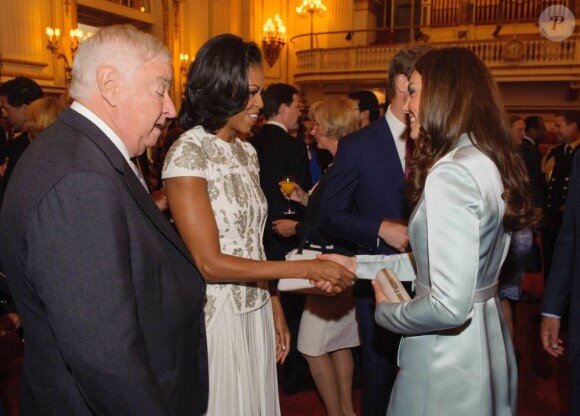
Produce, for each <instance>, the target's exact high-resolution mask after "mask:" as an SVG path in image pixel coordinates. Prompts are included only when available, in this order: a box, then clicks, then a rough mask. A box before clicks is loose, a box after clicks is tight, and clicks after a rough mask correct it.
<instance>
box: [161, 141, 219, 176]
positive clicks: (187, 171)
mask: <svg viewBox="0 0 580 416" xmlns="http://www.w3.org/2000/svg"><path fill="white" fill-rule="evenodd" d="M208 167H209V164H208V158H207V153H206V152H205V151H204V149H203V146H202V143H201V142H200V141H199V140H197V139H196V138H194V137H191V136H190V135H188V134H187V133H184V134H183V135H182V136H181V137H180V138H179V139H177V140H176V141H175V143H173V144H172V145H171V147H170V148H169V151H168V152H167V156H166V157H165V161H164V162H163V171H162V174H161V177H162V178H163V179H169V178H176V177H183V176H195V177H199V178H204V179H208Z"/></svg>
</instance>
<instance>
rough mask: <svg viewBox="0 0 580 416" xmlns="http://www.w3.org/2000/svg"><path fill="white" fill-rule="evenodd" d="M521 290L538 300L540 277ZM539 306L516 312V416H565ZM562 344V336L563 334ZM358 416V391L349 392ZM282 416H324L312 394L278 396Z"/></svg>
mask: <svg viewBox="0 0 580 416" xmlns="http://www.w3.org/2000/svg"><path fill="white" fill-rule="evenodd" d="M523 287H524V290H526V291H527V292H528V293H530V294H531V295H532V296H533V297H537V298H539V297H541V296H542V291H543V277H542V274H527V275H526V276H525V278H524V283H523ZM539 311H540V303H539V302H529V303H523V302H520V303H519V304H518V305H517V311H516V325H515V327H516V329H515V332H516V334H515V340H514V343H515V345H516V350H517V351H518V352H519V354H520V356H521V361H520V376H519V393H518V394H519V412H518V415H519V416H567V415H569V404H568V402H569V391H568V382H569V373H568V363H567V358H566V357H562V358H560V359H555V358H552V357H550V356H549V355H548V354H547V353H545V352H544V351H543V350H542V347H541V345H540V338H539ZM562 335H563V338H564V340H565V342H566V341H567V340H566V335H567V333H566V332H563V334H562ZM353 396H354V403H355V406H356V409H357V414H359V415H360V390H355V391H354V392H353ZM280 403H281V407H282V415H283V416H323V415H325V414H326V412H325V410H324V406H323V404H322V401H321V399H320V397H319V396H318V394H317V392H316V391H315V390H309V391H303V392H300V393H298V394H295V395H291V396H287V395H284V394H283V393H280Z"/></svg>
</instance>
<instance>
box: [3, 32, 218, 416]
mask: <svg viewBox="0 0 580 416" xmlns="http://www.w3.org/2000/svg"><path fill="white" fill-rule="evenodd" d="M172 74H173V70H172V67H171V56H170V53H169V51H168V50H167V48H166V47H165V46H164V45H163V43H162V42H161V41H160V40H158V39H157V38H155V37H153V36H151V35H149V34H145V33H143V32H140V31H138V30H137V29H135V28H133V27H131V26H111V27H108V28H103V29H101V30H100V31H99V32H97V33H96V34H95V35H94V36H93V37H92V38H90V39H88V40H86V41H84V42H83V43H82V44H81V46H80V47H79V50H78V52H77V55H76V57H75V62H74V67H73V72H72V75H73V80H72V85H71V92H70V93H71V96H72V97H73V98H74V99H75V101H74V103H73V104H72V105H71V107H70V108H68V109H66V110H65V111H64V112H63V113H62V115H61V116H60V117H59V119H58V120H57V121H55V123H54V124H52V125H51V126H50V127H49V128H47V129H46V130H44V132H43V133H42V134H41V135H40V136H39V137H38V139H37V140H35V141H34V142H33V143H32V144H31V145H30V146H29V147H28V149H27V151H26V152H25V153H24V155H23V156H22V158H21V159H20V161H19V163H18V165H17V166H16V169H15V171H14V173H13V176H12V178H11V182H10V184H9V186H8V189H7V191H6V197H5V200H4V206H3V209H2V213H1V217H0V256H1V261H2V265H3V266H4V269H5V273H6V276H7V279H8V283H9V286H10V289H11V292H12V295H13V297H14V299H15V301H16V306H17V308H18V310H19V312H20V315H21V317H22V322H23V327H24V328H25V332H26V333H25V340H26V342H25V358H24V370H23V388H22V401H21V412H22V414H23V415H59V416H61V415H75V416H82V415H95V414H99V415H102V414H109V415H201V414H203V413H204V411H205V408H206V403H207V393H208V392H207V354H206V343H205V328H204V316H203V308H202V302H203V296H204V293H205V284H204V282H203V280H202V279H201V277H200V275H199V273H198V272H197V269H196V268H195V265H194V263H193V260H192V259H191V257H190V255H189V253H188V251H187V249H186V248H185V246H184V245H183V243H182V242H181V241H180V239H179V237H178V236H177V234H176V232H175V231H174V230H173V228H172V227H171V225H170V224H169V222H168V221H167V220H166V219H165V218H164V217H163V215H162V213H161V211H159V209H157V207H156V206H155V204H154V203H153V201H152V199H151V197H150V196H149V193H148V192H147V190H146V189H145V187H144V186H143V184H142V183H141V181H140V179H139V178H138V176H137V174H136V173H135V171H136V168H135V167H133V166H132V165H131V162H130V158H131V157H133V156H136V155H139V154H141V153H143V152H144V151H145V148H146V147H148V146H153V145H154V144H155V143H156V141H157V139H158V137H159V135H160V133H161V129H162V127H163V125H164V124H165V122H166V121H167V119H168V118H172V117H174V116H175V108H174V106H173V103H172V102H171V99H170V97H169V89H170V86H171V80H172ZM47 160H48V161H50V163H48V164H47Z"/></svg>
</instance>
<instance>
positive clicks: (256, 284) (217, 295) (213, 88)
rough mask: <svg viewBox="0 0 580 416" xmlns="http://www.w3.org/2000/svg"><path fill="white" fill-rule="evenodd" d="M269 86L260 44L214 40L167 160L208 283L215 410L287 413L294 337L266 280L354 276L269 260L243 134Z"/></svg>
mask: <svg viewBox="0 0 580 416" xmlns="http://www.w3.org/2000/svg"><path fill="white" fill-rule="evenodd" d="M263 85H264V72H263V69H262V57H261V53H260V50H259V49H258V47H257V46H256V44H255V43H253V42H244V41H242V39H240V38H239V37H237V36H233V35H221V36H217V37H215V38H213V39H210V40H209V41H208V42H206V43H205V45H203V46H202V48H201V49H200V50H199V52H198V54H197V56H196V58H195V61H194V63H193V64H192V66H191V68H190V70H189V74H188V79H187V90H186V100H185V103H184V106H185V108H184V112H183V114H184V115H183V116H182V119H181V125H182V127H184V128H186V129H189V130H187V131H186V132H185V133H184V134H183V135H182V136H181V137H180V138H179V139H178V140H177V141H176V143H174V145H173V146H172V147H171V149H170V150H169V152H168V154H167V157H166V160H165V164H164V167H163V179H164V180H165V189H166V192H167V199H168V203H169V208H170V210H171V214H172V216H173V219H174V221H175V225H176V227H177V230H178V231H179V233H180V235H181V237H182V239H183V240H184V242H185V244H186V246H187V247H188V249H189V251H190V252H191V254H192V256H193V258H194V260H195V262H196V264H197V267H198V268H199V270H200V272H201V273H202V275H203V277H204V278H205V280H206V282H208V285H207V302H206V305H205V314H206V316H205V321H206V330H207V340H208V359H209V380H210V389H209V404H208V410H207V414H208V415H215V416H221V415H242V416H243V415H247V416H251V415H252V416H253V415H260V414H261V415H279V414H280V406H279V401H278V384H277V377H276V361H283V360H284V358H285V357H286V355H287V354H288V350H289V343H290V334H289V332H288V328H287V326H286V322H285V320H284V314H283V312H282V307H281V304H280V301H279V299H278V296H276V294H275V293H274V292H273V293H272V296H271V294H270V290H269V288H268V282H267V280H271V279H280V278H289V277H302V278H308V279H310V280H312V281H313V282H315V284H316V285H317V286H318V287H320V288H323V289H325V290H327V291H328V290H332V291H335V292H340V291H341V290H342V289H344V288H346V287H348V286H349V285H351V284H352V279H353V278H354V276H353V275H352V273H350V272H349V271H347V270H346V269H344V268H342V267H338V268H337V267H335V266H336V265H335V264H333V263H331V262H327V261H324V262H323V261H320V260H312V261H296V262H267V261H261V260H263V259H265V255H264V250H263V247H262V235H263V230H264V225H265V220H266V211H267V208H266V199H265V197H264V195H263V193H262V191H261V189H260V184H259V179H258V172H259V168H258V161H257V156H256V152H255V150H254V148H253V147H252V145H250V144H249V143H247V142H244V141H242V140H240V139H239V136H241V135H244V134H247V133H248V132H249V131H250V129H251V127H252V126H253V125H254V123H255V122H256V120H257V118H258V112H259V110H260V108H261V107H262V106H263V102H262V98H261V96H260V93H261V91H262V87H263ZM330 286H332V288H331V287H330ZM194 353H195V352H194V351H192V354H194Z"/></svg>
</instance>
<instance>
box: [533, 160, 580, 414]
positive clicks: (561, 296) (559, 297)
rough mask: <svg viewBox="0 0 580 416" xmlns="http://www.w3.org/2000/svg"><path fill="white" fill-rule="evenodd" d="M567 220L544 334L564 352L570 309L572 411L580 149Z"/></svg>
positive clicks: (552, 347)
mask: <svg viewBox="0 0 580 416" xmlns="http://www.w3.org/2000/svg"><path fill="white" fill-rule="evenodd" d="M570 177H571V179H570V187H569V189H568V194H567V197H566V206H565V209H564V220H563V223H562V227H561V228H560V233H559V234H558V239H557V240H556V246H555V249H554V257H553V260H552V268H551V270H550V276H549V277H548V279H547V280H546V287H545V289H544V300H543V303H542V315H543V316H542V324H541V326H540V338H541V340H542V346H543V347H544V349H545V350H546V351H547V352H548V353H549V354H550V355H552V356H554V357H560V356H562V355H563V353H564V346H563V342H562V339H561V338H560V319H561V317H562V316H564V314H565V313H566V310H568V322H569V323H568V328H569V330H568V336H569V339H568V361H569V362H570V402H571V403H570V414H571V415H577V414H579V413H580V331H579V330H578V322H579V320H580V241H579V238H580V220H579V218H580V189H579V188H578V186H579V185H580V183H579V182H578V181H579V180H580V153H578V152H576V153H575V155H574V161H573V165H572V170H571V172H570Z"/></svg>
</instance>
